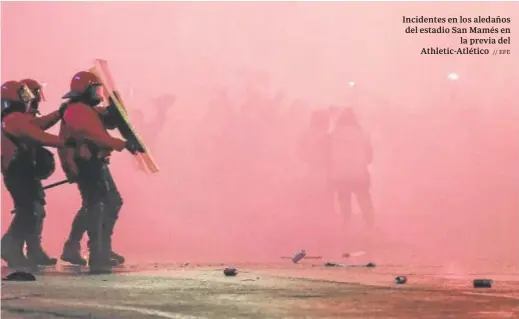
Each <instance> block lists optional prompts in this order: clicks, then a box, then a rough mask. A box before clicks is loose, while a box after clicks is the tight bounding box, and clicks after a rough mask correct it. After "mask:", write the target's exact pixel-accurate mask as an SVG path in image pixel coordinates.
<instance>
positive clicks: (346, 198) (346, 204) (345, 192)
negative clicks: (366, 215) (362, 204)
mask: <svg viewBox="0 0 519 319" xmlns="http://www.w3.org/2000/svg"><path fill="white" fill-rule="evenodd" d="M334 184H335V191H336V192H337V199H338V201H339V207H340V210H341V214H342V217H343V221H344V224H345V226H346V227H349V226H350V221H351V215H352V202H351V195H352V189H351V183H350V181H348V180H347V179H341V180H337V181H335V183H334Z"/></svg>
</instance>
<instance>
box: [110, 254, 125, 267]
mask: <svg viewBox="0 0 519 319" xmlns="http://www.w3.org/2000/svg"><path fill="white" fill-rule="evenodd" d="M110 258H111V259H112V260H114V261H115V262H116V264H117V265H122V264H124V262H125V261H126V259H124V257H123V256H121V255H119V254H117V253H116V252H114V251H112V252H111V253H110Z"/></svg>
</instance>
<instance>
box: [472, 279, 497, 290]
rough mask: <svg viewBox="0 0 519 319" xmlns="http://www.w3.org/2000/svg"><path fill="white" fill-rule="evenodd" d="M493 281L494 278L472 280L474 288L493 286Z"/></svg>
mask: <svg viewBox="0 0 519 319" xmlns="http://www.w3.org/2000/svg"><path fill="white" fill-rule="evenodd" d="M493 283H494V281H493V280H492V279H474V281H473V282H472V284H473V285H474V288H492V284H493Z"/></svg>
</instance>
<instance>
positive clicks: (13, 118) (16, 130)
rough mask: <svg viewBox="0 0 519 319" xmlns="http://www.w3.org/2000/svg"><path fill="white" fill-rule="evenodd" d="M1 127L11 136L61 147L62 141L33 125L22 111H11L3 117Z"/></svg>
mask: <svg viewBox="0 0 519 319" xmlns="http://www.w3.org/2000/svg"><path fill="white" fill-rule="evenodd" d="M3 129H4V130H5V131H6V132H7V133H9V134H11V135H12V136H15V137H19V138H24V139H29V140H32V141H33V142H36V143H40V144H42V145H43V146H51V147H63V146H64V143H63V141H62V140H61V139H60V138H59V137H57V136H55V135H52V134H49V133H46V132H44V131H43V130H42V129H41V128H39V127H38V126H36V125H34V124H33V123H32V121H31V119H30V118H29V117H27V116H26V115H24V114H22V113H12V114H9V115H8V116H7V117H5V118H4V121H3Z"/></svg>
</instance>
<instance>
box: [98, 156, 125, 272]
mask: <svg viewBox="0 0 519 319" xmlns="http://www.w3.org/2000/svg"><path fill="white" fill-rule="evenodd" d="M103 171H104V178H105V182H106V186H107V189H108V193H107V201H106V207H105V218H106V219H105V221H104V222H105V227H106V229H105V231H106V245H107V246H106V249H107V250H108V251H110V256H111V258H112V259H114V260H115V261H116V262H117V264H122V263H124V261H125V259H124V257H123V256H121V255H119V254H117V253H115V252H114V251H113V250H112V235H113V233H114V228H115V224H116V222H117V219H118V218H119V211H120V210H121V207H122V205H123V200H122V198H121V194H120V193H119V190H118V189H117V185H115V181H114V179H113V177H112V174H111V173H110V170H109V168H108V166H107V165H105V166H104V167H103Z"/></svg>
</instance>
